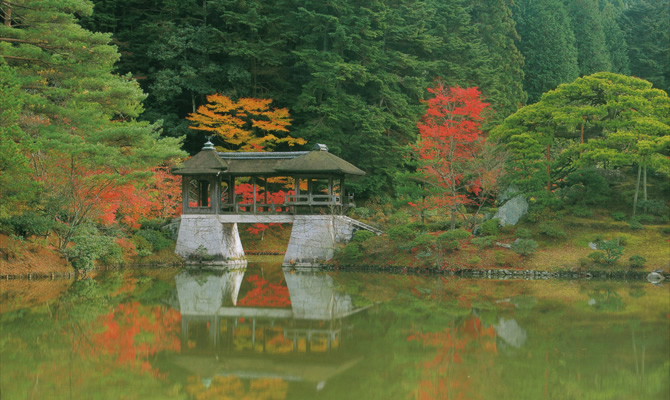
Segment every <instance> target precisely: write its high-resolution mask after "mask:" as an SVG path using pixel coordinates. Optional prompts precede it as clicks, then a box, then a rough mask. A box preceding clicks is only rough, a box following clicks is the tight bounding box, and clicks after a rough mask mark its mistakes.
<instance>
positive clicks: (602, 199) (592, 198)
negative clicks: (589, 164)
mask: <svg viewBox="0 0 670 400" xmlns="http://www.w3.org/2000/svg"><path fill="white" fill-rule="evenodd" d="M565 183H566V185H567V187H566V188H564V189H563V190H562V191H561V192H562V194H563V199H564V201H565V202H566V203H567V204H584V205H604V204H605V203H607V202H608V201H609V200H610V193H611V190H610V187H609V183H608V182H607V180H606V179H605V178H603V177H602V176H601V175H600V174H599V173H598V171H596V170H595V169H594V168H587V169H582V170H579V171H575V172H573V173H571V174H570V175H568V176H567V177H566V179H565Z"/></svg>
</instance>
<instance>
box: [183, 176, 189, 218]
mask: <svg viewBox="0 0 670 400" xmlns="http://www.w3.org/2000/svg"><path fill="white" fill-rule="evenodd" d="M190 184H191V178H189V177H188V175H182V177H181V213H182V214H188V189H189V187H188V186H189V185H190Z"/></svg>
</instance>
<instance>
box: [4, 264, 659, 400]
mask: <svg viewBox="0 0 670 400" xmlns="http://www.w3.org/2000/svg"><path fill="white" fill-rule="evenodd" d="M0 285H1V286H0V288H1V289H2V292H1V297H0V312H1V313H2V314H0V333H1V337H0V398H2V399H3V400H4V399H403V400H404V399H669V398H670V385H669V384H670V293H669V289H668V288H669V287H670V286H669V285H667V284H666V285H665V286H654V285H652V284H650V283H648V282H646V281H639V282H614V281H583V280H582V281H556V280H554V281H551V280H550V281H525V280H473V279H461V278H456V277H435V276H404V275H384V274H364V273H345V272H339V273H337V272H336V273H325V272H313V271H296V270H291V269H282V268H281V267H280V266H279V264H274V263H250V264H249V265H248V266H247V268H243V269H236V270H227V271H193V270H160V271H159V270H127V271H115V272H106V273H103V274H101V275H98V276H97V277H96V278H95V279H85V280H79V281H76V282H64V281H53V282H51V281H40V282H27V281H3V282H1V283H0Z"/></svg>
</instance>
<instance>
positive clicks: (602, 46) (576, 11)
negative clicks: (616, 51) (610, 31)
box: [567, 0, 612, 76]
mask: <svg viewBox="0 0 670 400" xmlns="http://www.w3.org/2000/svg"><path fill="white" fill-rule="evenodd" d="M567 9H568V13H569V15H570V22H571V26H572V31H573V32H574V34H575V45H576V47H577V62H578V64H579V75H580V76H583V75H590V74H593V73H596V72H602V71H611V70H612V62H611V60H610V55H609V51H608V49H607V43H606V39H605V31H604V28H603V19H602V16H601V14H600V9H599V7H598V0H572V1H570V2H568V3H567Z"/></svg>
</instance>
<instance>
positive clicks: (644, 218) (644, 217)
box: [632, 214, 656, 225]
mask: <svg viewBox="0 0 670 400" xmlns="http://www.w3.org/2000/svg"><path fill="white" fill-rule="evenodd" d="M632 221H637V222H639V223H641V224H643V225H649V224H653V223H654V222H656V218H654V216H653V215H649V214H641V215H637V216H635V217H634V218H633V219H632Z"/></svg>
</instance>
